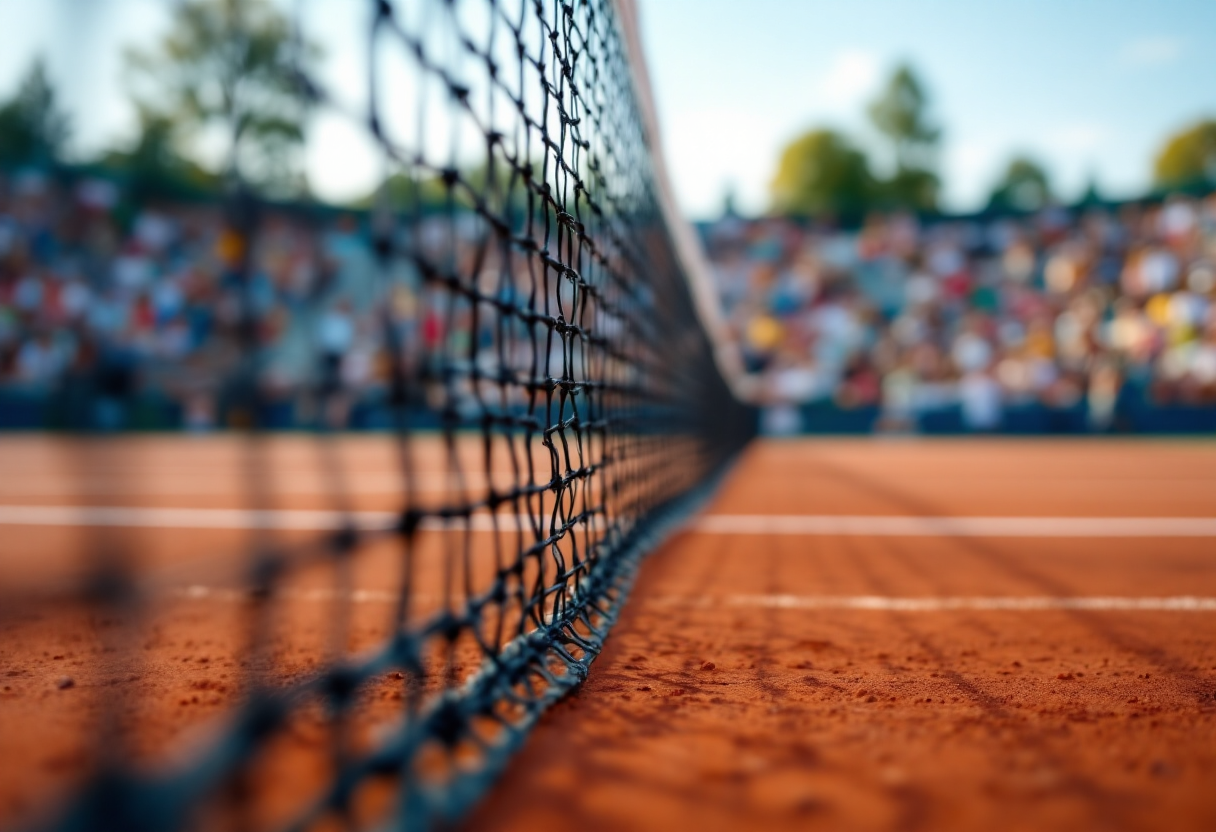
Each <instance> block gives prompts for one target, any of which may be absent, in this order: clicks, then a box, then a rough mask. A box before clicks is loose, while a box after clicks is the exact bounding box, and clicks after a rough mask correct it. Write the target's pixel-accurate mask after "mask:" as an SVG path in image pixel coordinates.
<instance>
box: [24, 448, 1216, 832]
mask: <svg viewBox="0 0 1216 832" xmlns="http://www.w3.org/2000/svg"><path fill="white" fill-rule="evenodd" d="M419 451H420V454H419V465H418V467H419V470H420V471H422V472H423V474H424V475H425V476H424V477H423V479H424V480H425V487H426V488H427V489H429V491H428V493H431V494H433V495H434V496H435V499H440V498H441V497H442V495H443V493H444V489H447V488H450V487H451V484H450V482H448V481H447V480H445V478H444V477H443V476H442V474H441V473H440V472H442V470H443V462H444V460H443V458H442V454H441V453H440V452H439V450H438V449H437V448H435V447H428V446H425V445H422V446H420V448H419ZM87 454H92V455H93V457H92V458H86V455H87ZM339 457H340V458H341V460H342V465H343V467H344V469H345V470H346V471H347V472H348V483H349V488H348V491H349V492H351V493H352V494H353V503H354V505H353V507H354V508H357V509H361V510H389V509H393V508H395V507H399V506H400V503H401V492H400V478H399V475H398V473H397V471H396V464H395V459H394V456H393V453H392V447H391V445H390V444H389V443H388V442H387V441H385V440H384V439H382V438H374V437H373V438H367V439H360V440H352V441H347V442H344V443H343V444H342V446H341V448H340V453H339ZM240 458H241V451H240V448H239V445H238V444H237V443H233V442H232V441H231V440H227V439H224V438H214V439H206V440H191V441H183V440H180V439H146V440H134V441H131V442H127V443H119V444H116V443H107V444H106V445H105V446H102V447H101V448H92V449H90V448H82V447H80V446H75V445H64V444H63V443H56V442H48V441H46V440H35V439H17V440H13V439H6V440H4V441H3V442H0V470H3V472H4V475H5V476H4V477H3V479H2V480H0V504H3V505H5V506H21V505H41V506H53V505H62V504H80V505H120V506H132V507H136V508H141V507H146V506H157V507H206V508H224V507H228V506H234V507H240V506H243V505H246V500H247V497H246V496H245V495H244V494H243V493H242V487H243V485H244V482H245V481H244V479H243V474H242V471H243V469H242V468H241V467H240V464H239V461H240ZM477 464H478V462H477V460H476V459H474V458H470V459H469V460H468V468H469V470H472V471H476V470H479V469H478V468H477ZM266 466H267V468H269V469H270V470H273V471H275V472H276V476H277V481H276V482H275V483H274V487H273V489H272V490H273V492H274V494H275V495H276V499H275V502H274V504H275V506H277V507H279V508H286V509H309V508H323V507H327V506H330V505H332V501H331V500H330V499H329V497H328V496H327V494H326V486H327V483H328V482H329V481H330V479H331V478H330V477H329V475H327V474H324V473H322V469H321V467H320V464H319V461H318V459H317V458H316V456H315V449H314V448H312V446H311V445H310V444H309V442H308V441H307V440H301V439H290V438H288V439H280V440H274V441H273V442H272V443H269V451H268V458H267V462H266ZM1214 496H1216V444H1213V443H1210V442H1188V443H1183V442H1176V443H1174V442H1031V441H1020V442H1014V441H1010V442H1003V441H966V442H963V441H959V442H895V443H893V442H866V441H847V442H846V441H839V440H825V441H799V442H765V443H758V444H756V445H755V446H753V447H752V448H751V449H750V451H749V452H748V454H747V455H746V457H745V458H744V459H743V460H742V462H741V463H740V465H739V466H738V467H737V468H736V469H735V470H734V471H733V472H732V474H731V476H730V477H729V478H728V481H727V483H726V485H725V487H724V489H723V490H722V493H721V494H720V495H719V497H718V498H717V499H716V501H715V502H714V504H713V505H712V506H711V509H710V511H711V512H712V513H714V514H730V515H738V514H747V515H756V514H760V515H787V516H790V515H793V516H799V515H807V514H814V515H883V516H890V515H894V516H903V517H907V516H913V517H925V516H992V515H1001V516H1019V517H1042V516H1080V517H1107V516H1109V517H1128V516H1134V517H1213V516H1214V514H1216V513H1214V512H1213V497H1214ZM449 537H450V536H449ZM488 537H489V536H488V535H482V536H481V537H479V538H477V541H478V542H475V543H474V544H473V550H472V551H473V565H474V567H475V568H476V569H480V568H481V567H482V566H484V565H485V564H487V563H488V562H489V561H488V559H487V558H488V555H489V548H488V546H487V544H486V540H487V539H488ZM99 539H100V540H110V541H111V542H112V543H114V544H115V545H116V546H118V547H119V548H120V549H122V550H123V551H125V552H128V553H131V554H132V555H133V556H134V557H135V558H136V564H137V566H138V568H139V569H140V570H141V574H142V575H145V576H146V577H147V578H148V579H149V580H154V582H155V584H156V586H158V587H160V588H161V591H159V593H158V594H155V595H154V596H153V597H154V599H155V601H154V603H153V604H152V606H151V608H150V609H149V610H148V611H147V617H146V619H145V620H144V621H143V623H142V626H141V632H142V633H143V634H144V636H145V637H144V638H141V640H140V641H139V643H138V644H135V645H134V646H132V645H131V644H129V643H127V644H123V643H122V642H121V640H119V643H118V644H117V645H116V644H115V637H114V636H113V635H112V631H115V630H121V629H122V625H121V622H113V621H104V620H103V621H98V620H96V618H95V617H94V618H93V619H91V620H86V619H85V618H84V617H82V616H77V615H74V614H72V613H71V612H70V611H68V610H60V611H59V612H58V613H57V614H48V613H47V610H45V609H42V610H40V611H37V612H36V613H34V614H31V615H25V614H13V613H12V612H11V610H10V611H5V610H2V609H0V630H2V632H0V676H2V677H3V678H0V827H8V826H11V825H12V824H13V823H15V822H17V821H18V820H20V819H23V818H24V819H29V818H31V817H35V816H36V815H37V814H38V811H39V807H45V806H47V805H48V804H49V803H53V802H54V801H55V799H56V798H55V795H57V794H59V793H61V792H62V790H63V789H64V788H65V787H68V786H70V785H71V783H72V782H73V781H75V780H76V779H78V778H79V777H80V776H81V775H82V774H83V772H84V771H86V770H87V767H88V761H89V759H90V756H91V754H92V748H91V744H90V739H91V738H95V737H96V719H97V718H98V715H99V714H100V713H101V712H102V708H101V704H100V703H102V702H103V701H107V700H108V701H109V702H111V703H115V702H117V703H119V707H118V708H117V711H118V716H119V717H120V718H124V717H125V718H130V717H132V716H133V715H138V717H139V719H138V721H137V722H136V723H135V724H136V725H137V729H136V731H135V732H134V733H133V735H132V736H133V739H134V741H135V744H136V745H137V746H138V747H139V749H141V750H142V751H143V753H144V755H145V757H146V758H147V759H149V760H159V759H163V753H161V750H162V749H165V748H178V749H180V748H182V747H183V745H182V744H183V743H186V744H187V746H188V745H189V744H190V743H191V742H193V741H194V739H195V738H199V737H200V736H205V735H206V733H207V731H208V727H207V726H209V725H211V724H213V721H214V720H215V719H217V718H221V717H222V716H223V714H224V713H225V712H226V711H227V710H228V709H229V708H231V707H232V705H233V704H234V703H235V702H236V701H238V700H239V697H240V690H241V680H242V679H243V678H244V677H245V675H246V674H247V673H248V672H249V668H248V663H249V661H250V657H249V655H248V654H247V652H246V651H245V644H244V641H245V635H246V633H247V632H248V626H249V619H248V618H247V617H246V614H245V613H244V612H243V611H242V610H243V609H244V608H243V607H242V605H240V604H238V603H234V601H233V600H232V599H231V598H230V597H227V596H226V595H225V594H224V591H223V590H224V588H225V587H226V586H229V585H231V584H232V582H233V581H234V580H235V573H234V567H235V566H238V565H239V564H240V562H241V558H243V557H244V556H245V554H246V553H247V541H246V540H245V539H244V538H243V537H242V533H240V532H238V531H234V530H220V529H212V530H199V529H190V530H181V529H167V530H165V529H140V530H130V529H127V530H110V531H108V532H103V531H98V530H96V529H81V528H63V527H52V526H14V525H0V587H3V589H4V597H6V598H13V597H15V596H17V595H20V594H21V592H22V591H25V590H26V589H28V588H37V587H41V586H45V585H48V584H54V583H55V582H56V581H57V580H60V579H62V578H63V577H65V576H69V575H74V574H79V571H80V569H81V568H82V567H83V562H84V559H85V557H86V556H87V553H89V552H94V553H95V552H96V550H97V542H98V540H99ZM1214 543H1216V538H1213V537H1206V538H1205V537H1163V538H1160V539H1155V538H1134V539H1132V538H1127V539H1120V538H1110V537H1088V538H1087V537H1069V538H1051V537H1024V538H1010V537H991V536H990V537H949V536H947V537H928V536H918V537H900V536H866V535H849V536H843V535H837V536H825V535H818V536H798V535H781V536H776V535H767V534H766V535H750V536H744V535H726V534H706V533H700V532H690V533H686V534H684V535H682V536H681V537H679V538H677V539H675V540H674V541H672V542H671V543H670V544H668V545H667V546H665V547H664V548H663V549H662V550H661V551H659V552H658V553H656V554H655V555H654V556H653V557H652V558H651V559H650V560H649V561H647V563H646V565H645V567H644V569H643V571H642V573H641V576H640V578H639V581H638V584H637V587H636V589H635V591H634V595H633V597H632V599H631V601H630V603H629V604H628V605H627V606H626V611H625V614H624V617H623V619H622V621H621V622H620V624H618V626H617V628H616V629H615V630H614V632H613V635H612V636H611V638H610V639H609V643H608V647H607V649H606V651H605V653H604V655H603V656H601V657H600V659H599V660H598V661H597V662H596V664H595V665H594V667H593V669H592V675H591V679H590V681H589V682H588V683H587V685H586V686H584V688H583V689H582V690H581V692H580V693H579V694H578V695H577V696H575V697H573V698H571V699H569V700H567V701H566V702H565V703H564V704H562V705H560V706H559V707H558V708H557V709H555V710H554V711H553V712H551V713H550V714H549V715H548V717H547V718H546V719H545V720H544V722H543V723H542V725H541V727H540V729H539V730H538V731H537V732H536V734H535V735H534V736H533V737H532V738H531V741H530V742H529V744H528V745H527V747H526V748H525V750H524V751H523V753H522V754H521V755H520V756H519V757H517V758H516V760H515V761H514V763H513V765H512V766H511V768H510V770H509V772H508V774H507V776H506V777H505V779H504V781H503V782H502V783H501V784H500V785H499V787H498V788H497V789H496V790H495V791H494V793H493V794H492V795H491V796H490V798H489V800H488V801H487V802H486V803H485V804H484V805H483V806H482V807H481V809H480V810H479V811H478V812H477V813H476V814H475V815H474V816H473V817H472V818H471V820H470V822H469V827H470V828H473V829H482V828H484V829H525V828H526V829H530V830H532V829H536V830H544V829H558V828H561V829H587V828H589V829H623V828H631V829H632V828H641V829H659V828H662V829H683V828H706V829H716V828H721V829H726V828H731V829H735V828H756V827H761V828H786V827H789V828H793V827H797V828H805V827H812V828H822V829H899V830H903V829H909V830H910V829H921V828H923V829H972V828H1001V829H1021V828H1025V829H1031V828H1033V829H1064V828H1069V829H1073V828H1083V829H1114V828H1129V829H1136V828H1145V829H1147V828H1153V829H1158V828H1165V829H1181V830H1186V829H1212V828H1216V611H1197V612H1196V611H1189V612H1185V611H1143V610H1139V611H1093V610H1084V611H1082V610H1067V609H1047V610H1023V611H993V610H984V609H961V610H941V609H931V610H929V611H919V612H900V611H891V610H885V609H867V610H856V609H852V610H844V609H835V608H830V607H831V606H832V605H833V604H839V603H843V602H847V601H848V599H856V597H857V596H878V597H879V598H880V603H879V606H882V605H883V603H886V602H882V601H881V599H906V598H915V599H928V600H929V601H930V602H931V603H930V606H932V604H933V603H938V602H947V601H949V599H958V598H975V597H979V598H987V599H992V598H997V599H1000V598H1006V599H1010V598H1012V599H1018V598H1046V599H1049V600H1050V599H1055V601H1058V600H1059V599H1068V598H1078V597H1085V598H1091V597H1098V598H1101V597H1105V596H1118V597H1123V598H1143V597H1148V598H1161V597H1169V596H1183V595H1185V596H1198V597H1202V598H1209V599H1210V598H1213V597H1216V568H1214V566H1216V564H1214V563H1213V561H1214V553H1213V544H1214ZM449 544H450V541H449V540H448V538H445V537H443V536H442V535H433V536H430V537H427V538H425V539H424V542H423V545H422V547H421V548H420V550H419V553H418V562H419V565H418V568H419V576H420V578H419V579H420V592H422V594H423V595H424V596H425V597H424V598H423V599H422V603H423V605H424V606H425V605H428V604H429V605H430V606H431V607H432V608H433V607H434V605H435V604H436V603H437V600H436V599H437V597H438V595H437V593H438V592H439V588H440V586H441V573H442V568H441V567H442V563H443V562H444V559H445V558H446V557H447V555H446V554H445V552H446V551H448V550H446V549H445V547H446V546H448V545H449ZM395 563H396V556H395V554H394V551H393V549H392V547H391V546H388V545H387V544H385V545H373V546H368V547H367V548H366V549H365V550H364V551H363V552H362V554H361V555H360V557H359V559H358V562H357V564H356V568H355V575H354V579H353V588H354V589H355V590H357V591H358V590H363V591H366V594H365V595H364V596H362V600H360V601H358V602H357V603H355V604H354V605H353V610H352V613H351V615H352V618H351V626H350V632H349V636H348V638H346V639H344V640H343V643H341V644H334V643H333V639H332V637H331V630H332V627H331V624H332V622H333V621H334V615H335V612H334V610H333V608H332V600H331V599H327V598H325V597H319V596H316V595H315V593H314V594H310V593H313V592H314V590H316V589H318V588H320V589H324V588H326V587H330V586H332V577H331V576H330V575H329V574H328V573H327V572H324V571H320V570H312V571H311V572H306V573H304V574H301V575H300V576H299V577H298V578H296V579H295V580H293V581H292V582H291V583H290V584H289V585H287V586H286V587H285V589H286V590H288V591H287V592H285V593H283V594H282V596H281V598H282V600H281V601H279V602H277V603H278V604H279V607H278V610H277V615H276V619H275V620H276V622H277V624H278V627H277V629H276V631H275V633H274V634H273V636H272V637H271V639H270V640H269V642H268V647H269V649H268V650H267V651H266V655H265V656H263V659H264V661H265V662H266V665H267V666H266V668H265V669H264V672H265V674H266V676H267V677H269V678H282V679H292V678H299V677H300V676H302V675H307V674H308V673H309V672H311V671H312V670H313V669H315V668H316V667H317V666H318V664H319V663H321V662H326V661H329V660H330V657H331V655H332V651H333V650H344V651H351V650H358V649H361V648H364V647H367V646H369V645H372V644H375V643H377V642H379V641H382V640H383V639H384V638H385V637H386V636H387V634H388V633H389V632H390V629H391V627H390V621H389V617H388V615H387V613H388V612H389V607H390V605H389V604H388V603H386V602H385V600H384V598H385V597H389V596H390V595H391V590H392V588H393V587H395V586H396V585H397V577H398V576H397V571H396V566H395ZM474 577H475V578H476V575H475V576H474ZM194 586H202V587H206V588H209V589H210V590H214V591H211V592H208V593H203V594H197V593H196V594H193V595H189V594H186V595H184V594H183V593H182V592H180V591H175V590H181V589H183V588H187V587H194ZM973 606H974V605H973ZM463 670H464V669H463V668H462V670H461V672H463ZM64 677H69V678H71V679H72V685H71V686H70V687H63V688H61V687H60V680H61V679H63V678H64ZM116 694H118V695H117V696H116ZM399 696H400V691H399V683H397V684H394V683H393V682H392V681H391V680H388V679H386V680H385V681H384V683H383V684H380V683H377V684H376V685H374V686H373V689H372V690H370V691H369V692H368V694H367V695H366V696H365V697H364V700H363V718H362V721H361V724H360V726H359V727H360V729H361V735H362V736H367V735H371V734H374V732H375V730H376V729H377V726H379V725H383V724H385V723H387V722H389V721H391V720H392V719H393V718H395V716H396V715H397V714H398V713H399V710H400V701H399ZM356 733H360V732H356ZM359 741H361V740H360V739H359V738H358V737H356V739H355V742H356V744H357V743H358V742H359ZM329 748H330V745H329V733H328V731H327V728H326V726H325V724H324V721H323V720H322V719H320V718H319V717H318V716H317V715H315V714H307V713H306V714H304V715H303V716H302V717H301V718H300V719H298V720H296V721H295V723H294V724H293V725H292V727H291V729H290V731H289V732H287V734H286V735H285V736H284V737H283V738H282V740H281V741H279V742H278V743H277V744H276V746H275V747H274V748H273V749H271V751H270V753H268V754H266V755H265V758H264V759H263V760H262V762H261V764H260V767H259V776H258V778H257V779H256V781H255V782H254V784H253V785H254V786H255V787H256V788H258V789H259V794H260V796H261V798H262V799H261V801H260V802H259V803H258V805H257V806H256V810H255V811H254V812H253V814H252V818H251V820H252V821H253V824H252V825H253V826H255V827H260V826H263V825H273V824H275V823H277V822H281V821H282V820H285V819H286V818H288V817H290V816H291V815H292V813H293V811H294V810H295V809H297V808H298V807H299V806H301V805H303V801H304V800H306V798H307V794H308V792H309V790H310V786H312V785H315V784H317V783H320V782H322V781H324V780H325V778H326V777H328V772H329V769H328V765H329V763H328V754H329ZM381 798H383V795H381Z"/></svg>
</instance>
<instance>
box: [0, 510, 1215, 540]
mask: <svg viewBox="0 0 1216 832" xmlns="http://www.w3.org/2000/svg"><path fill="white" fill-rule="evenodd" d="M349 516H350V519H351V520H353V521H354V523H355V525H356V526H358V527H359V528H361V529H367V530H372V529H384V528H388V527H389V526H391V525H392V524H393V523H394V522H395V521H396V518H397V514H396V513H394V512H390V511H358V512H352V513H351V514H350V515H349ZM516 517H517V516H516V515H513V514H502V515H499V516H498V522H499V528H505V529H507V530H510V529H511V528H513V527H514V525H515V520H516ZM520 518H521V519H523V520H524V521H525V522H531V521H530V520H528V519H527V517H526V516H523V515H521V516H520ZM341 519H342V515H341V514H339V513H337V512H333V511H318V510H312V509H275V510H260V511H253V510H249V509H239V508H151V507H124V506H13V505H0V525H6V526H126V527H137V528H193V529H254V528H276V529H287V530H304V531H319V530H320V531H323V530H326V529H334V528H336V527H337V526H338V525H339V523H340V522H341ZM547 524H548V517H546V518H544V520H543V521H542V528H544V527H546V526H547ZM422 527H423V528H424V529H427V530H432V531H440V530H448V529H450V530H453V531H459V530H461V529H463V528H464V525H463V524H462V523H451V524H449V523H445V522H443V521H441V520H438V519H435V518H428V519H427V520H425V521H424V523H423V526H422ZM469 528H471V529H472V530H473V531H493V530H494V523H493V521H492V520H491V518H490V517H489V515H486V514H478V515H475V516H474V517H473V518H472V521H471V522H470V523H469ZM689 529H690V530H691V531H694V532H697V533H701V534H740V535H800V536H815V535H848V536H862V537H895V536H899V537H1155V538H1161V537H1216V518H1212V517H905V516H882V515H877V516H869V515H848V514H841V515H788V514H787V515H764V514H708V515H704V516H702V517H700V518H698V519H697V520H695V521H693V523H692V524H691V525H690V526H689Z"/></svg>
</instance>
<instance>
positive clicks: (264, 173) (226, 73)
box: [127, 0, 320, 193]
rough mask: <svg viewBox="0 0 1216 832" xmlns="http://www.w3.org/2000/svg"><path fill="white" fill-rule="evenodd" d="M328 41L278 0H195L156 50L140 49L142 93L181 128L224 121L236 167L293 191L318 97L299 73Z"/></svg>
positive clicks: (143, 101)
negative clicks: (308, 36) (300, 28)
mask: <svg viewBox="0 0 1216 832" xmlns="http://www.w3.org/2000/svg"><path fill="white" fill-rule="evenodd" d="M319 56H320V50H319V49H318V48H317V47H316V46H314V45H311V44H308V43H299V42H298V41H297V40H296V39H295V38H293V36H292V30H291V25H290V22H289V21H288V19H287V18H286V17H285V16H284V15H283V14H282V13H281V12H280V11H279V10H278V9H277V8H275V6H274V5H273V4H271V3H270V2H269V0H186V2H184V3H182V4H181V5H179V6H178V7H177V9H176V11H175V14H174V23H173V27H172V29H171V30H170V31H169V32H168V34H166V35H165V37H164V39H163V40H162V41H161V42H160V44H159V45H158V46H157V47H156V48H155V49H153V50H150V51H142V50H137V49H131V50H128V52H127V61H128V66H129V69H130V70H131V72H132V75H133V76H134V78H135V79H136V81H137V83H136V87H137V89H136V91H135V92H134V95H135V98H136V99H137V101H138V102H139V106H140V109H141V111H143V112H144V113H145V114H147V118H149V119H152V120H155V121H157V122H159V123H163V124H166V125H168V126H169V127H170V130H171V132H172V133H173V134H174V138H175V140H176V139H180V138H181V137H193V136H195V135H197V134H198V133H199V132H202V131H204V130H207V129H209V128H218V129H220V130H222V131H223V133H224V135H225V137H226V141H227V144H228V147H229V158H228V165H229V168H230V171H231V172H232V173H235V174H238V175H239V176H241V177H242V178H244V179H246V180H248V181H253V182H256V183H259V184H261V185H263V186H266V187H269V188H271V189H272V190H275V191H279V192H284V193H292V192H298V191H299V190H301V189H302V187H303V184H302V178H301V177H302V174H301V173H300V165H299V159H298V152H297V151H298V150H299V146H300V145H301V144H302V142H303V139H304V126H305V122H306V119H307V115H308V105H307V102H306V100H305V98H304V96H303V95H302V94H301V90H300V89H299V84H298V81H297V67H300V68H304V65H305V64H306V63H307V62H309V61H314V60H316V59H318V58H319Z"/></svg>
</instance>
